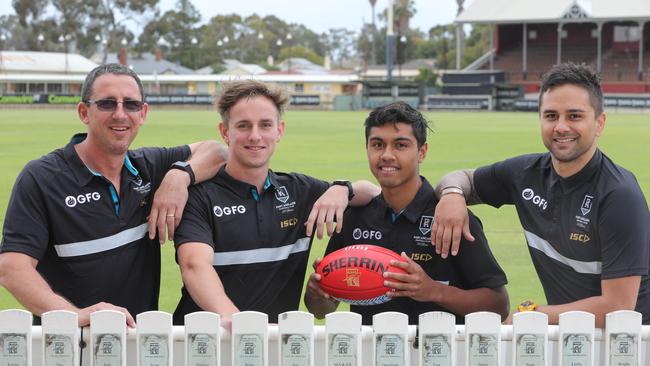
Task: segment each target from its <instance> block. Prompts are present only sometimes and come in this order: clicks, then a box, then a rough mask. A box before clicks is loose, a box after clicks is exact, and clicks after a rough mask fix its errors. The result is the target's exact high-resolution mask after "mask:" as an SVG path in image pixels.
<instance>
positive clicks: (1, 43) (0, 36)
mask: <svg viewBox="0 0 650 366" xmlns="http://www.w3.org/2000/svg"><path fill="white" fill-rule="evenodd" d="M7 38H8V37H7V36H6V35H5V34H4V33H2V31H0V71H2V69H4V60H3V57H2V53H3V52H4V49H5V42H7Z"/></svg>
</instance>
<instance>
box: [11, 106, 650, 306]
mask: <svg viewBox="0 0 650 366" xmlns="http://www.w3.org/2000/svg"><path fill="white" fill-rule="evenodd" d="M154 110H155V108H154ZM366 115H367V112H307V111H292V112H288V113H287V114H286V116H285V120H286V122H287V129H286V135H285V137H284V139H283V140H282V141H281V143H280V144H279V145H278V148H277V150H276V154H275V156H274V158H273V161H272V164H271V165H272V168H273V169H274V170H276V171H297V172H302V173H306V174H310V175H314V176H316V177H319V178H322V179H327V180H332V179H335V178H349V179H353V180H355V179H368V180H371V181H374V179H373V177H372V176H371V174H370V171H369V170H368V167H367V162H366V157H365V149H364V136H363V127H362V123H363V120H364V118H365V116H366ZM427 116H428V118H429V119H430V120H431V121H432V122H433V125H432V127H433V130H434V133H432V134H430V135H429V150H428V156H427V159H426V160H425V162H424V164H423V165H422V169H421V172H422V174H423V175H424V176H426V177H427V178H428V179H429V180H430V181H431V182H436V181H437V180H438V179H439V178H440V177H441V176H442V175H443V174H445V173H446V172H449V171H451V170H455V169H461V168H472V167H477V166H480V165H484V164H488V163H491V162H494V161H497V160H500V159H504V158H506V157H509V156H513V155H517V154H522V153H527V152H535V151H544V147H543V145H542V143H541V139H540V137H539V131H538V121H537V115H536V114H534V113H473V112H470V113H462V112H453V113H451V112H446V113H429V114H428V115H427ZM648 119H649V118H648V116H647V115H631V114H616V115H610V116H609V119H608V124H607V126H606V129H605V133H604V135H603V137H602V138H601V140H600V146H601V148H602V149H603V151H605V153H606V154H607V155H608V156H610V157H611V158H612V159H613V160H614V161H616V162H617V163H618V164H620V165H622V166H624V167H626V168H628V169H629V170H631V171H632V172H634V174H635V175H636V177H637V179H638V181H639V183H640V184H641V188H642V189H643V191H644V194H645V195H646V197H648V196H649V195H650V146H649V145H650V121H649V120H648ZM218 121H219V119H218V116H217V113H216V112H214V111H168V110H165V111H152V112H151V113H150V114H149V119H148V121H147V122H146V123H145V125H144V126H143V127H142V129H141V130H140V135H139V137H138V138H137V140H136V141H135V143H134V146H133V147H139V146H152V145H155V146H172V145H177V144H181V143H187V142H193V141H199V140H205V139H210V138H214V139H218V138H219V137H218V131H217V129H216V125H217V123H218ZM0 128H2V134H0V146H2V148H1V149H0V187H1V188H0V220H2V221H4V214H5V211H6V206H7V202H8V200H9V195H10V192H11V187H12V186H13V183H14V180H15V179H16V176H17V175H18V173H19V172H20V170H21V168H22V167H23V166H24V164H25V163H26V162H27V161H29V160H32V159H35V158H38V157H40V156H41V155H44V154H46V153H48V152H49V151H51V150H53V149H55V148H57V147H60V146H63V145H65V144H66V143H67V141H68V140H69V138H70V136H71V135H72V134H73V133H75V132H81V131H84V126H83V125H82V124H81V122H79V120H78V119H77V117H76V113H75V112H74V110H73V108H70V110H6V109H5V110H2V111H1V112H0ZM473 211H474V212H475V213H476V214H477V215H478V216H479V217H480V218H481V220H482V221H483V224H484V227H485V232H486V234H487V237H488V239H489V241H490V246H491V248H492V250H493V252H494V253H495V256H496V257H497V259H498V260H499V263H500V264H501V266H502V267H503V268H504V270H505V271H506V274H507V275H508V280H509V284H508V292H509V294H510V301H511V303H512V304H513V305H514V304H517V303H519V302H520V301H521V300H523V299H526V298H533V299H536V300H537V301H540V302H543V301H544V300H543V299H544V296H543V293H542V290H541V286H540V284H539V281H538V280H537V276H536V274H535V271H534V269H533V266H532V263H531V261H530V257H529V255H528V250H527V248H526V245H525V241H524V238H523V235H522V230H521V228H520V226H519V222H518V220H517V218H516V214H515V211H514V209H512V207H504V208H501V209H498V210H497V209H494V208H491V207H487V206H477V207H474V208H473ZM170 244H171V243H167V244H166V245H165V246H164V247H163V273H162V288H161V297H160V308H161V310H164V311H168V312H172V311H173V310H174V308H175V306H176V302H177V300H178V297H179V294H180V285H181V281H180V275H179V271H178V267H177V266H176V264H175V263H174V256H173V246H172V245H170ZM325 245H326V241H315V245H314V249H313V250H312V253H311V255H312V260H313V258H314V257H316V256H322V253H323V251H324V248H325ZM17 307H20V306H19V304H18V303H17V302H16V301H15V300H14V299H13V297H12V296H11V295H10V294H9V293H7V292H6V291H5V290H4V289H0V309H7V308H17ZM303 308H304V307H303Z"/></svg>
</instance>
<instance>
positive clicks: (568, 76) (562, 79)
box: [539, 62, 603, 116]
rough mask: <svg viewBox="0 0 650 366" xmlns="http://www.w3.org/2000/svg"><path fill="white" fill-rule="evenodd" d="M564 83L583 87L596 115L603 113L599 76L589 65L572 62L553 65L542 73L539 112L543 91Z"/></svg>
mask: <svg viewBox="0 0 650 366" xmlns="http://www.w3.org/2000/svg"><path fill="white" fill-rule="evenodd" d="M566 84H571V85H576V86H579V87H582V88H584V89H585V90H586V91H587V92H588V93H589V101H590V102H591V106H592V108H593V109H594V111H595V112H596V116H599V115H600V114H601V113H603V90H602V89H601V87H600V76H599V75H598V74H597V73H596V72H595V71H594V70H593V69H592V68H591V67H589V66H587V65H585V64H574V63H572V62H567V63H562V64H558V65H555V66H553V67H551V69H550V70H548V71H547V72H546V73H544V75H542V78H541V80H540V91H539V108H540V113H541V108H542V97H543V96H544V93H546V92H547V91H549V90H550V89H553V88H555V87H556V86H561V85H566Z"/></svg>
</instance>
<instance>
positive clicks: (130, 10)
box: [13, 0, 159, 54]
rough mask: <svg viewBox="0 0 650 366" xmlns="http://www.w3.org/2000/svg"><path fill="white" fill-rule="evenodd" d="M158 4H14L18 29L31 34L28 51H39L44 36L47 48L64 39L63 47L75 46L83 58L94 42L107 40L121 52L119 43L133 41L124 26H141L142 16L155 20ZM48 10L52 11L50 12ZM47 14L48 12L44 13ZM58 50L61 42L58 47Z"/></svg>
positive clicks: (111, 0)
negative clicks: (128, 24) (40, 37)
mask: <svg viewBox="0 0 650 366" xmlns="http://www.w3.org/2000/svg"><path fill="white" fill-rule="evenodd" d="M158 2H159V0H129V1H126V0H13V6H14V10H15V11H16V15H17V17H18V19H19V23H20V25H21V26H22V27H23V28H25V29H27V32H28V33H29V34H30V35H29V37H27V38H28V40H27V43H26V44H25V46H26V48H27V49H41V48H40V47H42V45H39V44H38V34H43V36H44V37H45V38H47V41H48V42H45V45H46V46H47V48H44V49H50V47H52V46H54V45H55V44H56V43H55V42H51V40H53V39H54V40H58V38H59V37H60V36H63V40H64V41H65V44H66V45H70V44H74V45H76V48H78V50H79V51H81V52H82V53H84V54H90V53H92V52H93V51H94V50H95V48H96V45H97V41H96V38H98V37H99V38H102V39H104V40H106V42H107V46H108V48H109V49H110V50H113V51H116V50H117V49H119V48H120V41H121V40H122V38H124V37H126V38H127V39H128V40H132V39H133V38H134V36H133V34H132V33H131V32H130V31H129V30H128V28H127V23H128V22H134V23H136V24H142V20H143V19H144V20H146V17H144V15H145V14H151V15H152V16H154V17H155V16H157V15H158V13H157V12H156V7H157V4H158ZM49 9H51V10H52V11H49ZM46 10H48V11H46ZM58 47H60V42H59V43H58V46H57V47H55V48H58Z"/></svg>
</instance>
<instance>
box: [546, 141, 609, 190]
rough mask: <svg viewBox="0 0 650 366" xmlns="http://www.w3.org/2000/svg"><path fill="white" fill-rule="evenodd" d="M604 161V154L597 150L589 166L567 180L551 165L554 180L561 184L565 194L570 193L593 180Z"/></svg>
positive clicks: (588, 163)
mask: <svg viewBox="0 0 650 366" xmlns="http://www.w3.org/2000/svg"><path fill="white" fill-rule="evenodd" d="M549 160H550V159H549ZM602 160H603V154H602V152H601V151H600V149H596V151H595V152H594V156H592V157H591V160H589V162H587V164H586V165H585V166H584V167H582V169H580V171H579V172H577V173H576V174H574V175H572V176H570V177H566V178H563V177H561V176H559V175H558V174H557V173H556V172H555V169H553V165H552V164H551V172H552V173H551V176H552V180H553V181H554V182H559V183H560V185H561V187H562V190H563V191H564V192H565V193H570V192H572V191H573V190H575V189H576V188H578V187H580V186H582V185H583V184H584V183H586V182H588V181H590V180H591V178H592V177H593V175H594V174H596V172H597V171H598V168H599V167H600V164H601V162H602Z"/></svg>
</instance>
